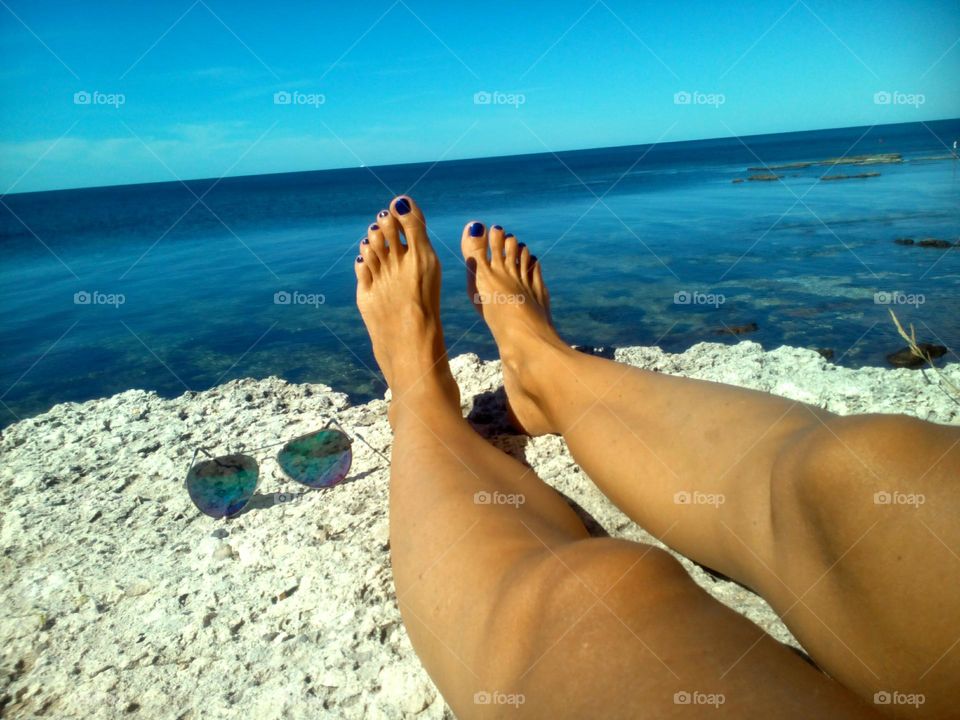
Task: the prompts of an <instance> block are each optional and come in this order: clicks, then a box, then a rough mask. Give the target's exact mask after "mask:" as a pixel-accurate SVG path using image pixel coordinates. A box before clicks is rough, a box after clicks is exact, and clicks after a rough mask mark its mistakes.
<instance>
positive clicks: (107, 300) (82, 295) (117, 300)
mask: <svg viewBox="0 0 960 720" xmlns="http://www.w3.org/2000/svg"><path fill="white" fill-rule="evenodd" d="M125 302H127V298H126V296H125V295H124V294H123V293H103V292H100V291H99V290H93V291H92V292H87V291H86V290H81V291H80V292H75V293H74V294H73V304H74V305H110V306H112V307H115V308H118V307H120V306H121V305H123V304H124V303H125Z"/></svg>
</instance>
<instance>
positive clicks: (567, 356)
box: [501, 336, 580, 433]
mask: <svg viewBox="0 0 960 720" xmlns="http://www.w3.org/2000/svg"><path fill="white" fill-rule="evenodd" d="M578 355H580V353H578V352H577V351H576V350H574V349H572V348H571V347H570V346H569V345H567V344H566V343H564V342H563V341H562V340H561V339H560V338H559V337H557V336H554V337H553V338H547V339H544V340H543V341H542V342H539V343H537V344H536V345H535V346H532V347H530V348H527V349H526V351H523V352H515V353H509V354H501V359H502V361H503V364H504V367H505V369H508V370H509V371H510V372H511V373H512V375H513V377H514V378H515V379H516V381H517V382H518V383H519V384H520V387H521V389H522V390H523V393H524V394H525V396H526V397H527V398H528V399H529V400H531V401H533V402H534V403H535V404H536V406H537V408H538V409H539V410H540V412H541V413H542V414H543V415H544V417H545V418H546V419H547V420H548V421H549V424H550V425H551V427H553V428H554V432H558V433H559V430H556V428H557V427H558V423H557V415H558V411H559V402H558V401H559V400H560V398H561V396H563V395H564V394H565V393H564V389H565V388H566V389H569V388H571V387H573V385H574V383H576V373H575V366H576V361H577V359H578V357H577V356H578Z"/></svg>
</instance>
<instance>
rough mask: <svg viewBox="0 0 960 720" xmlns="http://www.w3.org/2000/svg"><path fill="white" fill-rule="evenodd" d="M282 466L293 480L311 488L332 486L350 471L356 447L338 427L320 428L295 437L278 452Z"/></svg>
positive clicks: (278, 459) (278, 458)
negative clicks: (335, 428) (333, 428)
mask: <svg viewBox="0 0 960 720" xmlns="http://www.w3.org/2000/svg"><path fill="white" fill-rule="evenodd" d="M277 461H278V462H279V463H280V467H281V469H282V470H283V472H285V473H286V474H287V476H288V477H290V478H291V479H293V480H296V481H297V482H299V483H303V484H304V485H307V486H308V487H312V488H321V487H331V486H333V485H336V484H337V483H339V482H341V481H342V480H343V479H344V478H345V477H347V473H348V472H350V463H351V462H352V461H353V450H352V449H351V448H350V438H348V437H347V436H346V435H344V434H343V433H342V432H340V431H339V430H318V431H317V432H312V433H308V434H307V435H302V436H300V437H298V438H294V439H293V440H291V441H290V442H288V443H287V444H286V445H284V446H283V449H282V450H281V451H280V453H279V454H278V455H277Z"/></svg>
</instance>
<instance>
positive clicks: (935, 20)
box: [0, 0, 960, 192]
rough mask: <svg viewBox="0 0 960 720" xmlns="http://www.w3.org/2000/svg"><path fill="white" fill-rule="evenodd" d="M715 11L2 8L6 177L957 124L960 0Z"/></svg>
mask: <svg viewBox="0 0 960 720" xmlns="http://www.w3.org/2000/svg"><path fill="white" fill-rule="evenodd" d="M706 5H707V3H701V2H689V3H688V2H670V3H646V2H629V1H627V0H596V1H594V0H577V1H574V0H570V1H567V0H557V1H555V2H550V3H546V2H526V3H518V2H516V1H515V0H513V1H511V2H484V3H469V4H468V3H450V2H437V1H434V0H397V1H396V2H394V0H378V1H375V2H351V3H341V2H336V3H334V2H309V3H308V2H274V3H262V2H246V1H245V0H244V1H231V2H227V1H226V0H179V1H173V0H169V1H166V0H165V1H161V2H150V3H145V2H129V1H126V0H125V1H122V2H116V1H114V2H110V1H107V2H98V3H76V2H69V3H68V2H53V1H47V0H2V2H0V57H2V60H3V62H2V65H0V88H2V93H3V98H4V100H3V103H2V105H0V120H2V122H0V192H2V191H8V192H24V191H30V190H45V189H52V188H70V187H84V186H91V185H111V184H120V183H132V182H152V181H163V180H174V179H177V178H183V179H187V178H198V177H219V176H221V175H224V174H227V175H247V174H255V173H263V172H283V171H295V170H314V169H322V168H331V167H351V166H357V165H360V164H361V163H365V164H367V165H381V164H389V163H398V162H414V161H434V160H438V159H457V158H465V157H481V156H489V155H504V154H513V153H529V152H542V151H545V150H553V151H560V150H567V149H575V148H587V147H601V146H610V145H627V144H635V143H647V142H656V141H668V140H684V139H694V138H705V137H724V136H731V135H749V134H756V133H767V132H781V131H788V130H803V129H814V128H826V127H842V126H851V125H870V124H881V123H891V122H906V121H911V120H933V119H941V118H949V117H958V116H960V92H958V91H957V90H958V88H960V44H958V40H960V5H958V4H957V3H956V2H955V1H954V2H946V1H944V2H922V1H919V2H916V1H907V0H904V1H902V2H884V1H882V0H881V1H874V2H859V1H857V0H849V1H847V0H845V2H843V3H834V2H826V1H825V0H779V1H772V0H767V1H765V2H739V3H734V2H731V3H722V4H721V3H718V4H716V5H717V6H718V7H711V8H708V7H704V6H706ZM278 92H281V93H282V92H286V93H290V94H291V95H290V97H291V100H292V101H291V102H290V103H288V104H277V103H276V102H275V94H276V93H278ZM484 92H486V93H490V95H489V96H487V95H480V96H479V100H480V101H481V102H480V103H478V102H477V93H484ZM683 92H686V93H690V95H689V96H683V95H680V96H678V97H679V99H680V100H681V102H679V103H678V102H677V101H676V98H675V96H676V94H677V93H683ZM881 92H888V93H893V94H891V95H890V96H888V97H889V98H890V102H888V103H883V102H880V103H878V102H876V101H875V97H874V96H875V94H876V93H881ZM77 93H88V95H77ZM494 93H499V94H494ZM895 93H899V94H895ZM881 97H883V96H881ZM85 98H89V99H90V102H89V103H83V102H82V101H83V100H84V99H85ZM684 98H689V100H690V102H688V103H683V102H682V100H683V99H684ZM485 99H489V100H490V102H489V103H484V102H482V101H483V100H485ZM78 100H79V102H78Z"/></svg>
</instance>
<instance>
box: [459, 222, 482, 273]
mask: <svg viewBox="0 0 960 720" xmlns="http://www.w3.org/2000/svg"><path fill="white" fill-rule="evenodd" d="M460 250H461V251H462V252H463V257H464V259H465V260H468V261H469V260H474V261H475V265H474V266H476V264H480V263H485V262H487V229H486V228H485V227H484V226H483V223H482V222H469V223H467V225H466V227H465V228H463V237H462V238H461V240H460Z"/></svg>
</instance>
